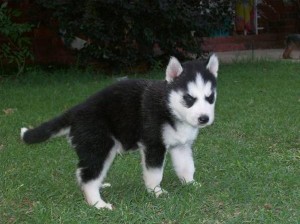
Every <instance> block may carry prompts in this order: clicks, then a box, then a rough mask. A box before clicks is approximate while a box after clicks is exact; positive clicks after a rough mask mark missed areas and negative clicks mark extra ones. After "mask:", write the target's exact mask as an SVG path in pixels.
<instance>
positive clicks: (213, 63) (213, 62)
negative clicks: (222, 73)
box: [206, 54, 219, 78]
mask: <svg viewBox="0 0 300 224" xmlns="http://www.w3.org/2000/svg"><path fill="white" fill-rule="evenodd" d="M206 68H207V69H208V70H209V71H210V72H211V73H212V74H213V75H214V76H215V77H216V78H217V76H218V70H219V59H218V57H217V56H216V55H215V54H212V55H211V56H210V57H209V60H208V63H207V65H206Z"/></svg>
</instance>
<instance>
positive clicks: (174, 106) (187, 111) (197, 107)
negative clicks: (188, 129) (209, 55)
mask: <svg viewBox="0 0 300 224" xmlns="http://www.w3.org/2000/svg"><path fill="white" fill-rule="evenodd" d="M211 87H212V83H211V82H209V81H208V82H206V83H205V82H204V80H203V78H202V76H201V75H200V74H198V75H197V77H196V80H195V81H192V82H190V83H188V85H187V94H189V95H191V96H192V97H194V98H195V99H196V101H195V103H194V104H193V105H192V106H191V107H190V108H188V107H187V106H186V105H185V104H184V100H183V96H184V94H186V93H184V92H183V91H175V90H173V91H171V93H170V96H169V107H170V108H171V111H172V113H173V114H174V115H175V117H177V118H178V119H179V120H180V121H183V122H186V123H188V124H190V125H191V126H193V127H204V126H207V125H210V124H212V122H213V121H214V108H215V101H214V103H212V104H210V103H209V102H208V101H207V100H206V99H205V97H209V96H210V94H212V89H211ZM215 97H216V93H215ZM200 116H208V118H209V121H208V122H207V123H206V124H203V125H199V117H200Z"/></svg>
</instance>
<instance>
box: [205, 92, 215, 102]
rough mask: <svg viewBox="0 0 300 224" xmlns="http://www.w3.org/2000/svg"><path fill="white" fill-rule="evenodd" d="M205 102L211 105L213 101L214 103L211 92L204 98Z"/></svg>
mask: <svg viewBox="0 0 300 224" xmlns="http://www.w3.org/2000/svg"><path fill="white" fill-rule="evenodd" d="M205 100H206V101H207V102H209V103H210V104H213V103H214V101H215V93H214V92H212V94H210V95H209V96H206V97H205Z"/></svg>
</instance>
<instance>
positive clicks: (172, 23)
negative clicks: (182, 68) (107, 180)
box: [36, 0, 231, 67]
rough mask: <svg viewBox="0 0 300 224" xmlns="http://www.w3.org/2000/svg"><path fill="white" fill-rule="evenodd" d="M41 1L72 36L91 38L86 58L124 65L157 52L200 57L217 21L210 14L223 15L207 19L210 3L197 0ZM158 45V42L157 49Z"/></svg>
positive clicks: (83, 52)
mask: <svg viewBox="0 0 300 224" xmlns="http://www.w3.org/2000/svg"><path fill="white" fill-rule="evenodd" d="M36 2H37V3H38V4H39V5H41V6H43V7H45V8H48V9H52V10H53V15H54V17H56V18H57V19H58V21H59V24H60V28H61V29H63V30H65V31H66V38H67V39H72V38H74V37H75V36H85V38H86V39H88V40H89V41H88V43H89V44H87V45H86V46H85V48H84V49H82V50H81V51H80V54H81V56H83V58H85V59H89V58H94V59H97V60H100V61H102V62H108V63H109V64H113V65H114V66H115V65H118V66H120V67H128V66H133V65H135V64H137V63H140V62H145V61H146V62H150V63H153V62H154V61H155V60H156V58H157V56H158V55H160V58H168V57H169V56H170V55H175V56H177V57H179V58H180V59H183V58H186V57H190V56H196V57H197V56H200V55H201V54H202V53H203V52H202V50H201V37H202V36H203V32H206V33H207V27H208V26H209V24H210V23H211V22H213V21H210V19H212V20H216V19H217V18H219V17H220V15H218V14H216V15H214V17H212V16H211V17H209V18H207V15H208V13H205V12H206V10H207V8H206V7H207V3H205V4H203V5H201V4H200V2H199V1H194V0H192V1H191V0H190V1H185V0H176V1H171V0H158V1H151V0H130V1H123V0H86V1H77V0H64V1H61V0H36ZM214 2H216V1H214ZM221 2H227V3H226V4H229V2H231V1H221ZM224 11H226V10H224ZM222 18H223V17H222ZM210 27H211V26H210ZM192 34H193V35H192ZM155 46H159V48H158V51H156V52H155V51H154V50H153V48H154V47H155Z"/></svg>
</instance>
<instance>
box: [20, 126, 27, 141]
mask: <svg viewBox="0 0 300 224" xmlns="http://www.w3.org/2000/svg"><path fill="white" fill-rule="evenodd" d="M26 131H28V128H21V133H20V136H21V139H23V137H24V134H25V132H26Z"/></svg>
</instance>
